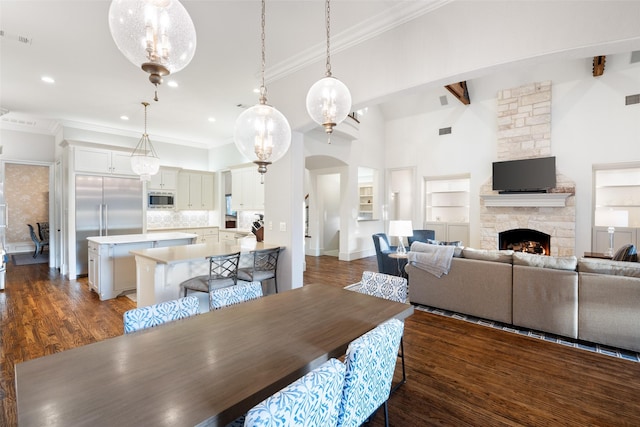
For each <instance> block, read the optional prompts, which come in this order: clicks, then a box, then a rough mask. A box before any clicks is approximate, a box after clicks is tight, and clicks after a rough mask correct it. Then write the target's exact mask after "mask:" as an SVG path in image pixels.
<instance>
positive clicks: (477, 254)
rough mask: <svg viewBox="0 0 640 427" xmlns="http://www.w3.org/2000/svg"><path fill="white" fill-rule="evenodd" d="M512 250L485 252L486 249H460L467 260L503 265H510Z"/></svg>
mask: <svg viewBox="0 0 640 427" xmlns="http://www.w3.org/2000/svg"><path fill="white" fill-rule="evenodd" d="M512 255H513V251H512V250H500V251H498V250H486V249H472V248H464V249H462V256H463V257H464V258H468V259H477V260H480V261H495V262H503V263H505V264H511V263H512Z"/></svg>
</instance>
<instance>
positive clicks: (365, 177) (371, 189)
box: [358, 167, 380, 221]
mask: <svg viewBox="0 0 640 427" xmlns="http://www.w3.org/2000/svg"><path fill="white" fill-rule="evenodd" d="M377 197H378V171H377V170H375V169H373V168H366V167H359V168H358V221H370V220H377V219H379V218H380V207H379V206H380V202H379V200H377Z"/></svg>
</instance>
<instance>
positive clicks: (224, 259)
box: [180, 252, 240, 308]
mask: <svg viewBox="0 0 640 427" xmlns="http://www.w3.org/2000/svg"><path fill="white" fill-rule="evenodd" d="M208 258H209V275H204V276H196V277H192V278H190V279H187V280H185V281H184V282H182V283H181V284H180V288H181V289H184V294H183V296H185V297H186V296H187V292H188V291H190V290H191V291H194V292H206V293H207V294H208V293H209V292H211V290H212V289H217V288H224V287H226V286H234V285H236V284H237V283H238V262H239V261H240V252H235V253H233V254H228V255H215V256H210V257H208ZM209 308H211V305H210V306H209Z"/></svg>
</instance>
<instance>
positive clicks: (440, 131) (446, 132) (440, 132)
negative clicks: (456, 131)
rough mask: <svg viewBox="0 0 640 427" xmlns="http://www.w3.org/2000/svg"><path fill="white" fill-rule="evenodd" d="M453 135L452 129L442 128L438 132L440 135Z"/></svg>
mask: <svg viewBox="0 0 640 427" xmlns="http://www.w3.org/2000/svg"><path fill="white" fill-rule="evenodd" d="M450 133H451V127H448V128H441V129H439V130H438V135H449V134H450Z"/></svg>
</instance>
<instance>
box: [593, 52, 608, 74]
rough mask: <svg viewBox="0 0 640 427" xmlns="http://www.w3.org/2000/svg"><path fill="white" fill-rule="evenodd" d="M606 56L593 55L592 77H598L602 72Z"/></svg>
mask: <svg viewBox="0 0 640 427" xmlns="http://www.w3.org/2000/svg"><path fill="white" fill-rule="evenodd" d="M606 58H607V57H606V56H594V57H593V77H599V76H601V75H603V74H604V63H605V60H606Z"/></svg>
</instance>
